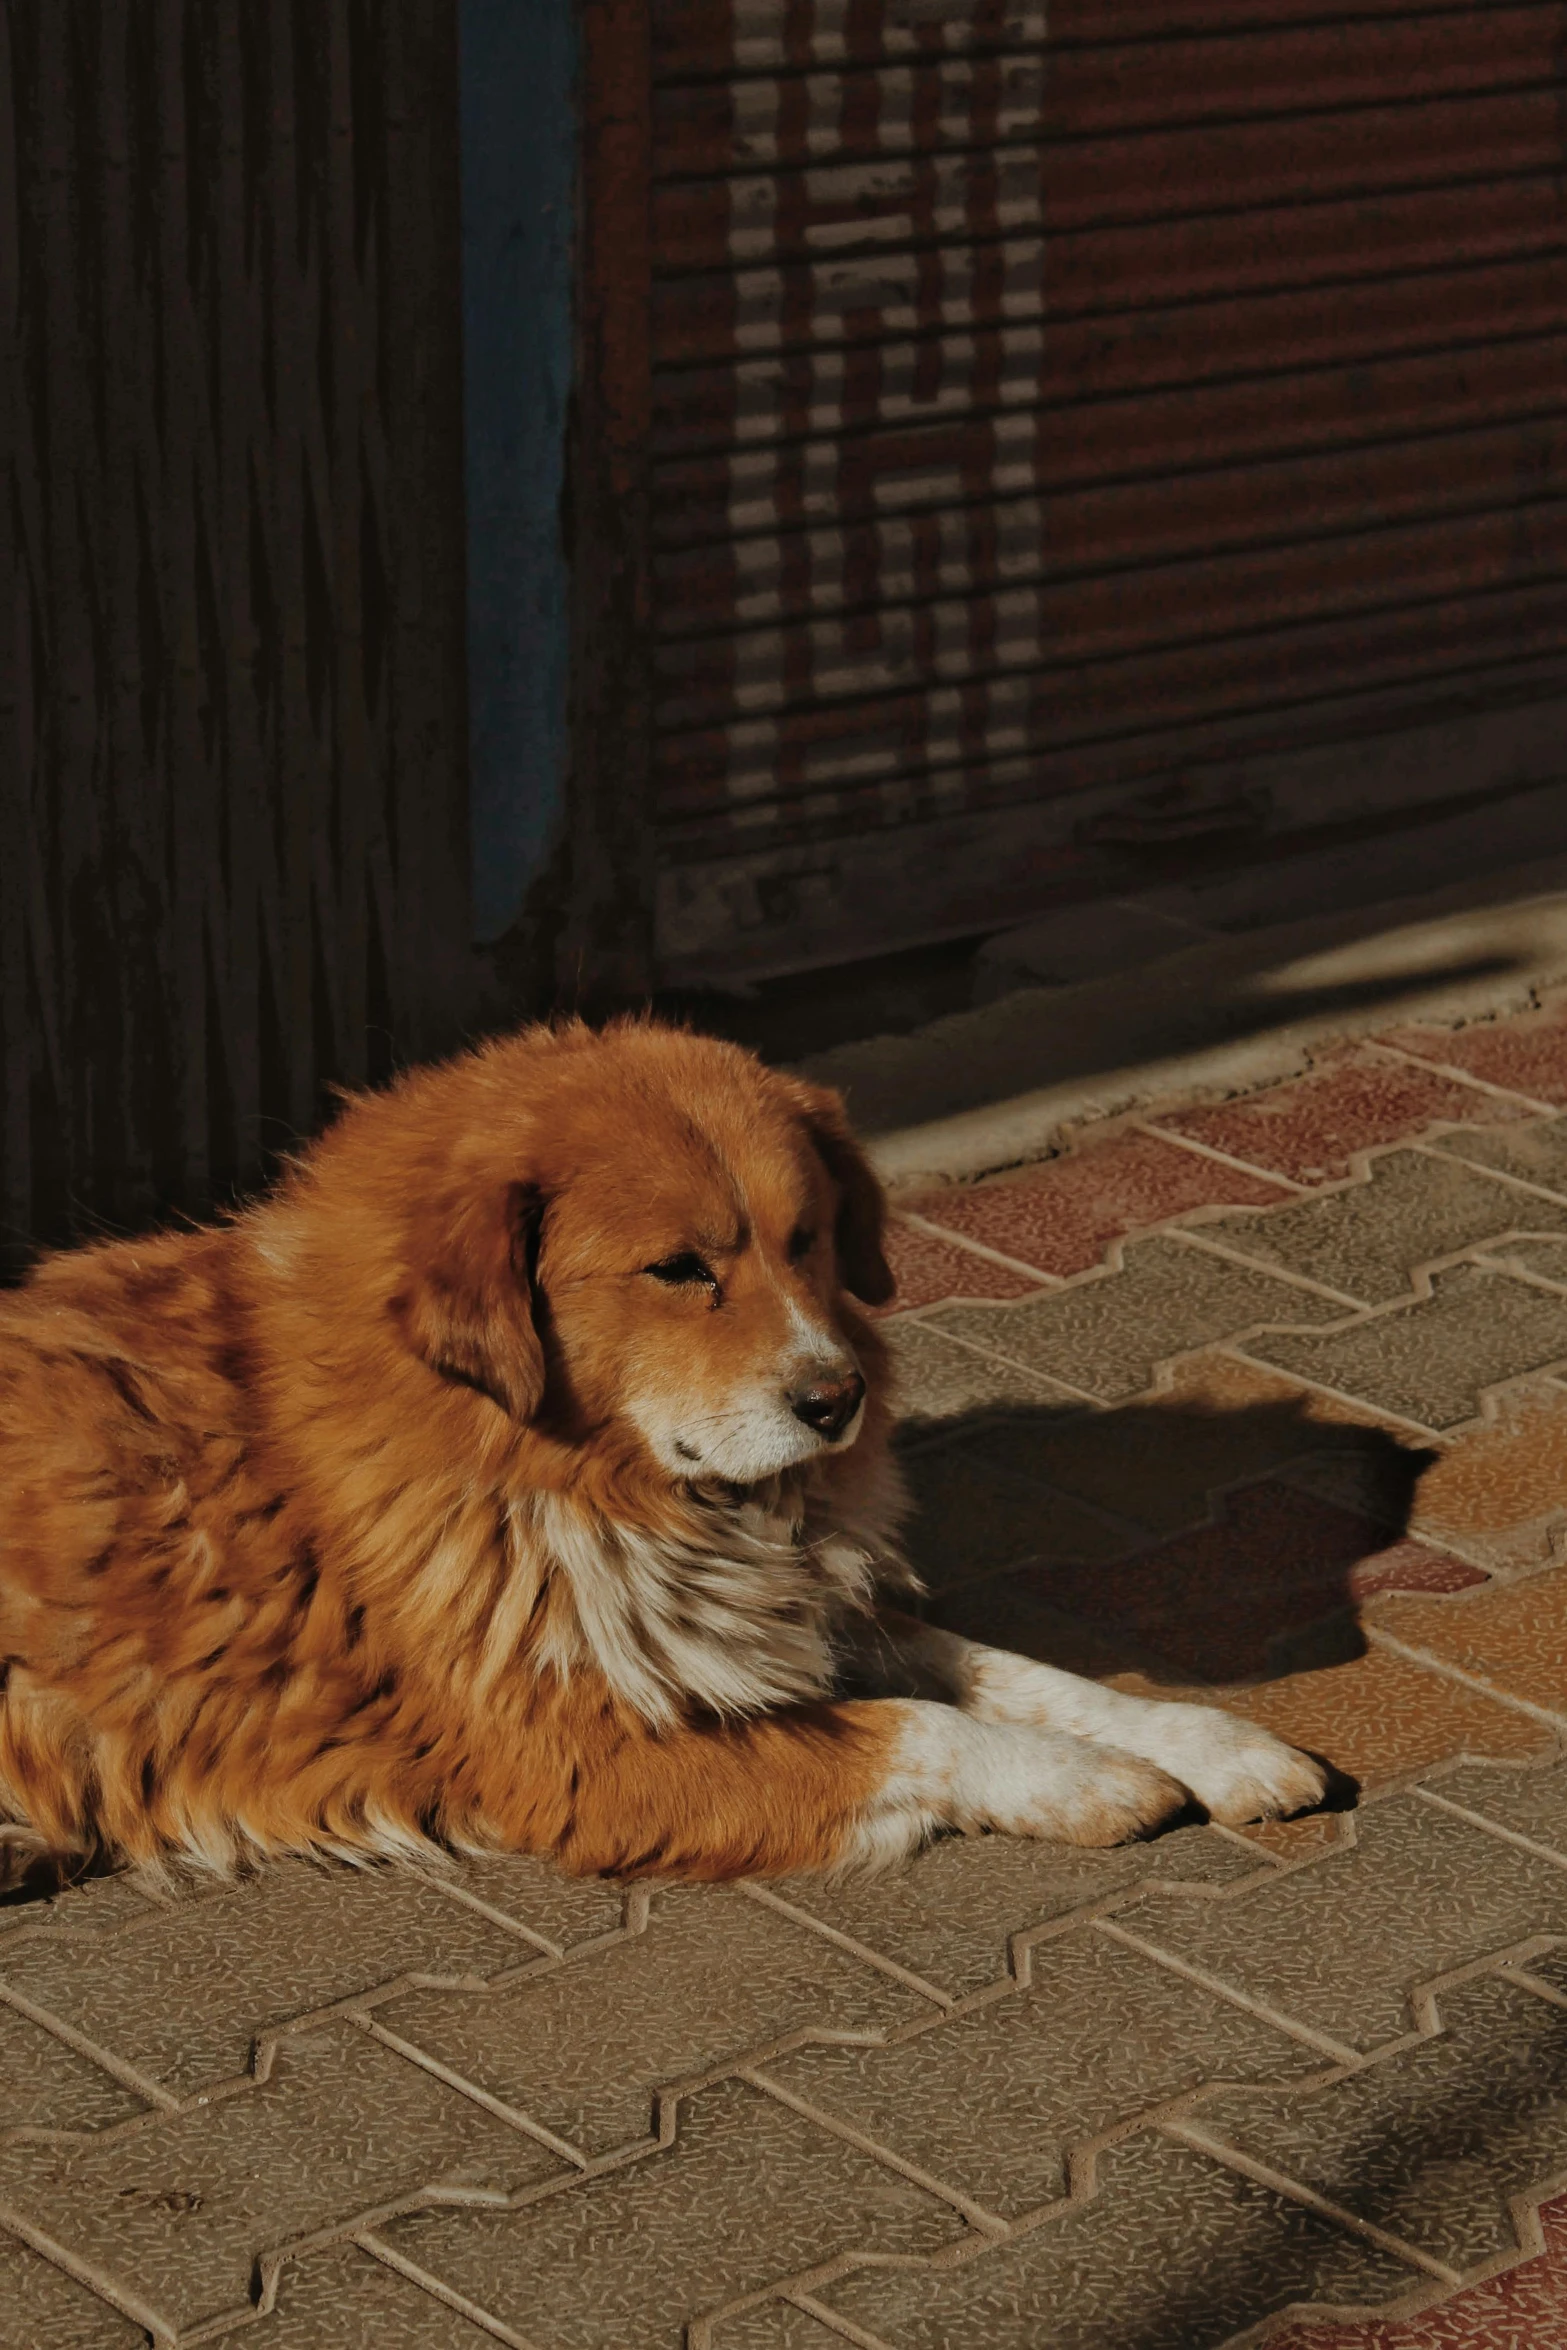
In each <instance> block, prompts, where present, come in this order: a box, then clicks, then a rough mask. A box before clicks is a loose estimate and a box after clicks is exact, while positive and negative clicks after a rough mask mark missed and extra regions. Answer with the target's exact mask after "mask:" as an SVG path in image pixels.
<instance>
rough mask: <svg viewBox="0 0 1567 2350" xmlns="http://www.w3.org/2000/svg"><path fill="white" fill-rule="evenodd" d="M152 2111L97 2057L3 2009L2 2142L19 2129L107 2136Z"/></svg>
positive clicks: (146, 2101)
mask: <svg viewBox="0 0 1567 2350" xmlns="http://www.w3.org/2000/svg"><path fill="white" fill-rule="evenodd" d="M150 2110H151V2100H149V2099H146V2098H142V2097H137V2096H135V2095H133V2093H132V2092H131V2091H130V2090H129V2089H125V2088H122V2087H121V2085H120V2083H119V2082H118V2081H116V2080H115V2079H114V2077H113V2076H112V2074H110V2073H107V2072H105V2071H104V2070H103V2068H102V2066H101V2065H98V2064H95V2063H94V2062H93V2060H92V2058H91V2057H87V2056H80V2055H78V2054H77V2052H76V2050H75V2049H74V2048H68V2047H67V2046H66V2045H65V2043H64V2042H63V2041H61V2040H58V2039H56V2037H55V2035H54V2034H53V2033H52V2032H48V2031H45V2030H44V2029H43V2028H42V2027H41V2026H40V2025H38V2024H35V2023H33V2022H32V2021H31V2020H30V2018H28V2017H27V2016H24V2015H18V2014H17V2012H16V2010H15V2009H14V2008H12V2007H8V2006H5V2005H0V2138H3V2137H4V2136H5V2134H6V2132H7V2131H10V2130H17V2129H37V2130H107V2129H109V2128H111V2127H112V2126H113V2125H114V2123H116V2122H123V2121H129V2120H130V2119H131V2116H132V2115H133V2114H138V2113H146V2112H148V2111H150Z"/></svg>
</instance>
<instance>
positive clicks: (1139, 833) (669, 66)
mask: <svg viewBox="0 0 1567 2350" xmlns="http://www.w3.org/2000/svg"><path fill="white" fill-rule="evenodd" d="M652 21H653V36H654V37H653V73H654V97H653V128H652V176H653V185H652V196H651V205H652V256H653V296H652V343H653V361H654V376H653V386H654V390H653V411H652V424H651V459H652V464H651V522H650V536H651V543H652V552H653V595H654V608H655V615H656V627H657V644H656V653H655V676H654V687H653V694H654V715H653V726H652V733H653V754H652V770H653V782H652V795H653V808H654V814H655V821H656V827H657V836H658V844H659V866H660V871H659V882H658V892H659V906H658V924H657V950H658V956H659V961H660V966H661V968H662V970H663V972H664V973H665V975H666V976H671V977H679V978H688V977H701V976H715V975H722V974H725V973H737V974H744V973H746V972H763V971H767V970H778V969H784V968H788V967H790V966H791V965H800V964H804V963H808V962H810V961H813V960H827V959H832V958H833V957H835V956H837V955H841V954H851V953H854V952H860V951H865V950H866V949H867V948H871V947H875V946H877V945H883V944H885V945H895V944H899V943H904V942H906V941H911V940H914V939H917V938H921V937H932V936H938V935H943V934H945V935H956V934H957V933H959V932H960V931H961V930H963V929H964V928H965V927H974V928H978V927H982V926H983V925H984V924H985V923H986V922H992V923H994V922H999V921H1001V920H1004V919H1006V918H1007V915H1008V913H1009V911H1012V910H1014V909H1015V910H1017V911H1019V912H1022V911H1026V910H1027V909H1028V908H1029V906H1030V905H1032V904H1037V903H1040V902H1043V901H1044V900H1045V899H1046V898H1047V897H1048V896H1049V895H1050V894H1051V893H1052V892H1053V891H1059V890H1070V889H1071V888H1073V887H1075V886H1079V885H1081V886H1083V887H1088V886H1091V884H1092V881H1093V876H1094V874H1095V872H1096V870H1098V869H1099V866H1100V865H1102V864H1103V863H1104V860H1105V858H1106V856H1107V855H1108V854H1110V853H1111V852H1112V851H1113V849H1114V846H1115V844H1116V843H1118V842H1120V843H1124V842H1128V841H1136V840H1138V839H1144V840H1149V841H1154V842H1157V841H1158V840H1159V839H1160V838H1161V837H1164V836H1166V835H1167V836H1168V837H1169V838H1171V839H1177V838H1182V837H1188V836H1190V835H1191V834H1192V833H1193V832H1197V833H1200V832H1202V830H1203V829H1204V827H1208V828H1209V829H1211V830H1213V831H1215V832H1224V831H1225V830H1226V829H1228V830H1229V831H1230V832H1231V833H1234V834H1235V835H1236V836H1237V837H1241V838H1244V837H1245V836H1246V834H1247V833H1248V830H1249V831H1251V832H1254V833H1256V834H1257V835H1258V837H1259V838H1261V837H1275V838H1276V837H1279V836H1282V835H1287V834H1288V833H1290V832H1291V831H1292V830H1299V829H1303V828H1308V827H1310V826H1311V825H1313V824H1327V823H1334V822H1344V821H1355V820H1357V819H1363V818H1369V817H1374V816H1376V815H1377V814H1378V813H1380V812H1383V811H1384V810H1386V809H1387V808H1390V807H1393V806H1396V805H1403V804H1415V803H1417V802H1418V801H1419V799H1420V796H1421V794H1422V792H1423V793H1424V794H1425V796H1426V797H1427V798H1428V799H1433V798H1439V797H1441V796H1443V795H1444V794H1452V793H1457V792H1461V791H1464V790H1468V789H1480V790H1483V789H1485V788H1487V785H1488V782H1489V781H1490V780H1491V779H1493V778H1495V777H1501V776H1505V777H1508V778H1511V779H1512V780H1516V781H1522V780H1525V779H1527V778H1528V777H1529V776H1531V775H1540V774H1548V773H1551V772H1559V771H1560V766H1561V763H1562V762H1561V756H1560V752H1559V750H1557V749H1556V748H1555V747H1554V746H1555V745H1556V744H1557V743H1558V742H1559V741H1560V739H1561V707H1560V700H1559V697H1560V696H1561V694H1562V693H1563V691H1564V686H1567V506H1564V505H1563V503H1562V502H1561V494H1560V493H1561V486H1562V480H1563V465H1564V454H1567V450H1564V439H1563V418H1564V415H1567V389H1564V387H1567V141H1564V131H1563V115H1562V103H1561V88H1562V82H1561V75H1562V59H1563V56H1564V54H1567V8H1564V7H1563V6H1562V5H1561V4H1560V0H1549V4H1543V5H1542V4H1534V5H1518V6H1509V5H1499V4H1496V0H1491V4H1488V5H1485V6H1473V5H1470V6H1447V7H1432V8H1425V9H1415V8H1410V7H1408V6H1407V5H1405V6H1394V5H1390V4H1388V0H1382V4H1380V5H1379V4H1377V0H1359V4H1358V5H1356V4H1351V5H1346V6H1344V7H1342V8H1340V9H1338V10H1336V11H1335V12H1334V13H1332V14H1331V15H1329V14H1328V13H1327V12H1326V11H1324V10H1322V9H1320V8H1313V7H1310V6H1308V5H1305V4H1304V0H1272V4H1268V5H1264V4H1263V0H1188V4H1186V5H1183V6H1181V7H1180V8H1178V9H1171V8H1170V7H1168V6H1165V5H1162V4H1161V5H1155V4H1154V0H1116V5H1115V6H1113V7H1112V6H1111V5H1110V4H1109V0H1054V4H1053V5H1052V6H1051V8H1050V10H1049V13H1048V19H1047V16H1046V14H1045V12H1044V11H1043V10H1042V9H1036V8H1031V7H1025V6H1020V5H1016V4H1015V0H1014V4H1010V5H1009V4H1007V0H766V4H765V5H764V4H763V0H653V10H652ZM1444 729H1445V730H1446V731H1445V732H1444ZM1374 741H1381V742H1383V743H1384V744H1385V745H1386V757H1385V760H1384V762H1383V765H1382V767H1381V768H1379V767H1378V764H1377V760H1376V758H1375V757H1370V758H1368V757H1367V755H1366V753H1365V749H1364V746H1365V745H1366V744H1367V743H1368V742H1374ZM1348 743H1354V744H1357V745H1359V746H1361V747H1360V749H1359V751H1358V752H1357V755H1356V757H1355V758H1354V760H1352V761H1350V762H1348V763H1347V764H1345V766H1344V767H1343V771H1342V779H1341V780H1335V765H1334V757H1333V752H1334V746H1336V745H1342V744H1348ZM1415 743H1417V744H1418V745H1424V746H1425V749H1424V750H1420V749H1418V748H1417V749H1416V750H1414V751H1412V750H1411V747H1410V746H1411V744H1415ZM1401 746H1402V747H1401ZM1553 760H1554V762H1555V765H1554V767H1553V765H1552V761H1553ZM1422 764H1423V765H1424V767H1425V770H1426V772H1425V774H1424V776H1423V779H1422V776H1421V775H1420V774H1418V773H1417V774H1412V773H1411V768H1412V767H1413V768H1415V769H1419V768H1421V766H1422ZM1096 860H1097V863H1096Z"/></svg>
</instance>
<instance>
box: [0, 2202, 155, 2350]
mask: <svg viewBox="0 0 1567 2350" xmlns="http://www.w3.org/2000/svg"><path fill="white" fill-rule="evenodd" d="M146 2339H147V2337H146V2335H145V2333H143V2331H142V2329H141V2327H140V2326H138V2325H132V2324H131V2322H130V2320H129V2318H124V2317H121V2316H120V2315H119V2313H118V2312H117V2311H116V2310H113V2309H111V2308H110V2307H109V2304H108V2303H107V2302H106V2301H100V2300H99V2298H98V2296H97V2294H96V2293H91V2292H89V2291H88V2289H87V2287H86V2286H85V2285H79V2284H78V2283H77V2282H76V2280H75V2278H74V2277H68V2276H67V2275H66V2274H65V2273H64V2271H63V2270H62V2269H58V2268H56V2267H55V2266H54V2263H53V2262H52V2261H48V2260H41V2259H40V2258H39V2256H38V2254H37V2253H36V2252H34V2251H31V2250H30V2249H29V2247H28V2246H27V2245H25V2244H23V2243H21V2242H20V2241H19V2240H18V2238H17V2237H15V2236H12V2235H8V2234H6V2233H5V2232H4V2231H0V2350H142V2345H143V2344H144V2343H145V2342H146Z"/></svg>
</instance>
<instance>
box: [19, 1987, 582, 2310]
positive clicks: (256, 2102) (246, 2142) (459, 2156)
mask: <svg viewBox="0 0 1567 2350" xmlns="http://www.w3.org/2000/svg"><path fill="white" fill-rule="evenodd" d="M302 2149H308V2159H307V2160H304V2161H302V2160H301V2159H300V2156H301V2150H302ZM557 2175H570V2174H569V2173H568V2172H567V2169H566V2166H565V2165H564V2164H562V2163H561V2162H559V2161H558V2160H557V2158H556V2157H555V2156H553V2155H552V2154H549V2153H547V2152H546V2151H545V2149H544V2148H543V2147H542V2146H540V2145H538V2144H537V2143H536V2142H535V2141H534V2140H533V2139H531V2138H529V2137H527V2136H525V2135H524V2134H523V2133H522V2132H521V2131H520V2130H517V2129H513V2128H510V2127H508V2125H507V2124H506V2123H505V2122H504V2121H501V2120H500V2119H498V2118H497V2117H496V2116H495V2115H494V2114H492V2113H489V2112H487V2111H486V2110H485V2109H484V2108H483V2107H482V2106H480V2105H476V2104H475V2103H474V2102H473V2101H472V2100H471V2099H469V2098H467V2097H464V2096H461V2095H459V2094H458V2093H457V2091H456V2090H454V2089H450V2088H448V2087H447V2086H446V2085H445V2083H444V2082H441V2081H438V2080H436V2079H434V2078H433V2077H432V2075H430V2074H429V2073H427V2072H424V2071H422V2070H420V2069H419V2068H418V2067H417V2066H415V2065H412V2064H410V2063H408V2062H407V2060H406V2059H405V2058H403V2057H401V2056H398V2055H396V2054H394V2053H393V2052H392V2051H391V2050H390V2049H387V2048H385V2047H383V2046H381V2045H380V2044H379V2043H378V2042H377V2041H376V2040H374V2039H372V2038H370V2037H369V2036H368V2035H367V2034H366V2033H364V2032H362V2031H359V2030H357V2029H356V2028H355V2027H354V2026H353V2025H352V2024H350V2023H348V2022H346V2021H344V2020H342V2019H334V2020H332V2021H329V2022H325V2023H321V2024H317V2025H314V2026H312V2027H311V2028H310V2029H309V2030H308V2031H307V2032H304V2033H301V2034H298V2035H295V2036H292V2037H290V2038H288V2039H285V2040H284V2041H283V2042H282V2043H281V2044H280V2046H279V2049H278V2054H277V2059H276V2063H275V2065H274V2067H273V2071H272V2075H271V2078H270V2079H269V2080H268V2081H266V2082H265V2083H263V2084H260V2085H258V2086H257V2087H255V2088H249V2089H242V2090H241V2091H240V2092H239V2093H238V2094H237V2095H235V2096H232V2097H222V2098H216V2099H213V2100H212V2101H210V2102H208V2103H195V2104H191V2105H188V2106H186V2107H184V2108H183V2109H182V2110H181V2111H179V2112H177V2113H171V2114H168V2115H165V2116H161V2117H160V2118H159V2119H158V2120H157V2121H156V2122H155V2123H153V2124H152V2125H150V2126H143V2127H140V2128H138V2129H136V2130H134V2131H131V2132H127V2133H124V2134H119V2135H115V2136H111V2137H100V2138H96V2139H87V2140H84V2141H80V2142H78V2143H77V2144H76V2145H74V2146H60V2145H50V2144H35V2143H29V2142H27V2141H25V2140H23V2141H13V2142H12V2143H11V2144H10V2145H8V2146H4V2147H0V2202H4V2203H8V2204H10V2205H11V2206H12V2207H13V2208H15V2209H18V2210H20V2211H21V2212H22V2213H23V2214H24V2216H29V2217H31V2218H33V2219H34V2220H35V2221H37V2222H38V2223H39V2224H44V2223H47V2225H48V2228H49V2230H50V2232H51V2233H52V2234H53V2235H54V2237H55V2238H56V2239H57V2240H59V2241H60V2242H62V2243H63V2244H64V2245H65V2247H66V2249H67V2250H68V2251H69V2252H70V2253H72V2254H73V2255H74V2256H75V2257H76V2258H77V2259H79V2260H84V2261H87V2262H90V2263H92V2264H93V2265H94V2266H96V2267H97V2268H99V2269H100V2270H103V2271H105V2272H107V2273H108V2274H109V2275H110V2276H112V2277H113V2278H114V2279H115V2280H116V2281H117V2282H118V2283H119V2284H120V2285H121V2286H122V2287H126V2288H128V2289H129V2290H130V2291H132V2292H134V2293H135V2294H136V2295H137V2297H138V2298H139V2300H140V2301H141V2302H142V2304H144V2305H150V2306H151V2307H153V2308H154V2309H156V2310H158V2311H159V2312H160V2313H161V2314H162V2316H163V2318H164V2321H165V2323H166V2324H167V2326H168V2328H169V2330H170V2331H173V2330H175V2329H177V2328H178V2327H182V2326H184V2327H189V2326H193V2325H195V2324H196V2323H198V2322H199V2321H200V2320H202V2319H210V2318H214V2317H216V2316H219V2315H221V2314H222V2313H223V2312H225V2311H227V2310H230V2309H233V2310H236V2311H239V2310H243V2309H244V2307H245V2304H246V2300H247V2296H248V2292H249V2288H250V2280H251V2275H252V2271H253V2269H254V2266H255V2262H256V2260H257V2258H258V2257H259V2255H260V2254H262V2253H263V2252H266V2251H269V2250H272V2249H274V2248H277V2247H279V2246H280V2245H282V2244H284V2243H285V2242H286V2241H287V2240H288V2239H289V2238H291V2237H294V2236H301V2235H308V2234H311V2233H313V2232H314V2231H315V2230H316V2229H318V2228H325V2227H330V2226H333V2225H338V2226H341V2225H344V2224H346V2223H347V2222H348V2221H350V2220H351V2219H353V2218H354V2217H355V2216H356V2215H357V2214H359V2213H361V2212H365V2211H367V2210H369V2209H370V2208H371V2207H372V2206H375V2205H377V2204H380V2203H382V2202H385V2201H387V2200H389V2199H391V2198H393V2197H396V2196H400V2195H404V2194H409V2193H414V2192H417V2191H418V2190H419V2189H421V2188H424V2187H427V2186H431V2185H436V2184H442V2185H447V2186H461V2187H465V2188H479V2189H487V2190H490V2191H491V2192H503V2193H511V2192H514V2191H515V2190H516V2189H518V2188H520V2187H523V2186H526V2185H529V2184H533V2183H537V2182H538V2181H540V2180H544V2179H548V2178H551V2177H553V2176H557Z"/></svg>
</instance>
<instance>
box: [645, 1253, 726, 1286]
mask: <svg viewBox="0 0 1567 2350" xmlns="http://www.w3.org/2000/svg"><path fill="white" fill-rule="evenodd" d="M642 1270H643V1272H644V1273H651V1274H652V1276H653V1278H654V1280H655V1281H663V1282H667V1283H668V1285H669V1287H670V1288H671V1289H685V1288H689V1287H691V1286H693V1285H695V1284H698V1283H699V1284H700V1285H701V1286H702V1287H703V1288H704V1289H716V1288H717V1287H718V1281H717V1278H716V1276H715V1275H714V1273H713V1271H712V1269H711V1267H710V1266H708V1265H705V1264H704V1263H703V1262H702V1259H701V1258H700V1257H699V1256H698V1255H697V1253H696V1251H695V1249H690V1248H688V1249H684V1250H682V1252H681V1253H680V1255H679V1256H678V1257H661V1258H660V1259H659V1261H658V1263H657V1264H656V1265H644V1266H643V1268H642Z"/></svg>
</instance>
